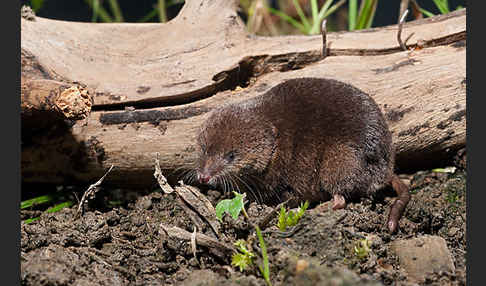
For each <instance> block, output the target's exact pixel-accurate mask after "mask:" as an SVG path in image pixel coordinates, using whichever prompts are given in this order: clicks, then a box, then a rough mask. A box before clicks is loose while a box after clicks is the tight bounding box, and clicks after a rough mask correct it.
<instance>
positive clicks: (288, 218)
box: [277, 201, 309, 231]
mask: <svg viewBox="0 0 486 286" xmlns="http://www.w3.org/2000/svg"><path fill="white" fill-rule="evenodd" d="M308 207H309V202H308V201H306V202H305V203H303V204H301V205H300V207H299V208H298V209H297V211H295V212H294V211H288V212H287V210H286V209H285V208H284V206H282V207H281V208H280V213H279V215H278V222H277V227H278V228H279V229H280V231H285V230H286V229H287V227H292V226H294V225H296V224H297V223H298V222H299V220H300V218H301V217H302V216H303V215H304V212H305V210H306V209H307V208H308Z"/></svg>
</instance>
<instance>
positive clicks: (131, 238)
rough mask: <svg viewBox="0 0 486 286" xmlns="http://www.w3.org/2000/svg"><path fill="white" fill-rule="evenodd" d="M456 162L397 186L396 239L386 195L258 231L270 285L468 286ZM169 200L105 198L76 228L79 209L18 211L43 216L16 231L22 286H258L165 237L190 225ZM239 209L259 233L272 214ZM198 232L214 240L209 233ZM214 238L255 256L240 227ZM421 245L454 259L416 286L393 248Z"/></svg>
mask: <svg viewBox="0 0 486 286" xmlns="http://www.w3.org/2000/svg"><path fill="white" fill-rule="evenodd" d="M459 155H460V156H458V157H457V160H456V164H455V170H453V172H452V171H449V172H437V171H433V170H428V171H420V172H417V173H415V174H412V175H402V176H401V177H402V179H403V180H404V181H405V182H406V183H407V184H409V186H410V190H411V193H412V200H411V201H410V203H409V205H408V207H407V209H406V212H405V213H404V217H403V218H402V219H401V220H400V230H399V232H398V233H397V234H394V235H390V234H388V232H387V231H386V229H385V227H384V223H385V221H386V215H387V212H388V210H389V206H390V204H391V202H392V201H393V199H394V197H393V196H388V195H387V196H384V195H382V196H381V198H380V196H376V197H374V198H365V199H362V200H361V201H358V202H352V203H349V204H348V205H347V207H346V208H345V209H342V210H337V211H333V210H331V209H330V208H329V207H330V203H329V202H326V203H323V204H321V205H318V206H315V207H312V208H309V209H308V210H307V211H306V212H305V214H304V216H303V217H302V219H301V220H300V222H299V223H298V224H297V226H296V227H294V228H291V229H290V231H287V232H285V233H282V232H279V231H278V230H277V228H276V222H277V218H276V217H275V218H273V219H272V220H271V221H270V223H268V224H267V225H266V227H265V229H264V240H265V245H266V248H267V251H268V256H269V265H270V280H271V283H272V285H466V253H467V250H466V171H465V154H463V153H461V152H460V153H459ZM61 189H62V188H60V191H63V192H64V193H73V192H75V191H76V189H75V188H74V189H69V188H64V189H62V190H61ZM207 196H208V198H209V199H210V200H211V202H212V203H213V205H216V203H217V202H218V201H219V200H221V199H222V197H221V196H220V195H219V193H218V192H215V191H210V192H208V193H207ZM176 198H177V196H176V195H175V194H164V193H162V192H161V190H160V189H154V190H144V191H140V190H137V191H136V192H134V191H133V190H122V189H109V188H105V189H102V190H101V191H100V192H98V193H97V194H96V197H95V198H94V199H92V200H91V201H89V203H88V204H87V206H86V208H85V210H86V211H85V212H84V214H83V215H82V216H81V217H79V218H77V219H74V214H75V213H76V208H77V206H72V207H70V208H65V209H63V210H61V211H60V212H57V213H42V212H41V209H40V208H33V209H29V210H22V211H21V219H22V220H25V219H27V218H30V217H35V216H38V215H39V214H41V213H42V215H41V217H40V219H39V220H37V221H34V222H32V223H30V224H25V223H22V225H21V283H22V285H266V283H265V281H264V280H263V278H262V275H261V274H260V272H259V270H258V268H257V267H249V268H248V269H246V270H244V271H243V272H240V271H239V269H238V268H236V267H232V266H231V255H228V254H225V253H224V251H221V250H218V249H217V248H216V247H207V246H201V245H199V244H198V243H197V247H196V253H195V255H194V253H193V249H192V247H191V245H192V244H191V239H189V240H185V239H181V238H177V237H168V236H167V234H166V233H165V232H164V231H163V230H162V229H161V227H160V225H161V224H163V225H165V226H178V227H180V228H181V229H184V230H186V231H187V232H189V233H192V232H193V231H194V223H193V220H192V219H191V217H190V216H189V215H187V213H186V210H184V209H183V208H181V206H180V204H179V203H180V202H178V200H177V199H176ZM246 209H247V212H248V215H249V217H250V219H251V221H252V222H254V223H257V222H259V221H260V219H261V218H263V217H265V216H266V215H267V214H268V213H269V212H270V211H271V210H272V209H273V207H268V206H264V205H257V204H255V203H252V204H250V205H247V206H246ZM197 231H198V232H201V233H204V234H206V235H207V236H212V237H213V238H214V237H215V236H214V235H213V233H212V232H211V229H210V227H209V226H206V227H202V228H201V229H198V230H197ZM221 233H222V234H223V235H224V237H225V239H223V238H221V239H220V241H221V242H224V243H226V245H232V243H233V242H234V241H235V240H236V239H246V240H248V241H250V242H252V243H251V244H250V247H251V248H252V249H253V252H254V253H255V254H256V257H257V258H258V257H259V256H260V255H259V254H260V248H259V244H258V239H256V238H255V235H254V231H253V229H252V227H251V226H250V225H249V224H248V223H247V222H246V221H245V220H244V219H243V218H241V217H240V218H238V220H236V221H234V220H233V219H232V218H231V217H229V216H224V219H223V223H222V224H221ZM427 235H428V236H433V237H436V238H438V239H440V240H442V239H441V238H443V240H445V242H446V247H445V252H441V253H442V254H443V256H444V257H445V259H446V260H447V259H452V261H453V265H452V267H453V269H452V271H436V272H433V273H426V275H425V278H424V279H423V280H421V281H417V280H414V279H411V276H412V275H411V274H410V273H408V272H407V267H406V265H405V264H404V263H405V261H404V258H403V259H402V261H400V256H399V255H398V254H397V253H398V252H397V251H395V250H394V249H393V247H392V245H393V244H394V242H396V241H414V239H417V238H421V237H424V236H427ZM364 240H366V241H368V243H369V244H368V246H369V249H367V250H366V249H365V250H366V251H365V252H364V253H365V255H360V253H361V254H362V253H363V252H357V251H356V249H355V248H354V246H355V245H356V243H357V242H358V241H364ZM419 246H420V245H419ZM358 250H359V249H358ZM407 250H409V249H407V248H405V251H407ZM434 251H435V250H434V249H432V250H429V251H422V253H423V255H424V258H421V257H414V258H413V260H416V261H417V263H418V262H420V260H421V259H426V258H427V256H431V255H432V254H431V253H434ZM260 262H261V259H256V260H255V264H258V263H260ZM438 264H440V262H438ZM410 271H411V270H410Z"/></svg>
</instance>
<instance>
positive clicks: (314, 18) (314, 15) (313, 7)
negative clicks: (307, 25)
mask: <svg viewBox="0 0 486 286" xmlns="http://www.w3.org/2000/svg"><path fill="white" fill-rule="evenodd" d="M318 9H319V8H318V7H317V0H311V11H312V23H313V25H315V24H316V22H319V17H318V16H317V14H318V13H319V11H318Z"/></svg>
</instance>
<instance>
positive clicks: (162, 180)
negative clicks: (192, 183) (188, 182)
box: [154, 152, 174, 194]
mask: <svg viewBox="0 0 486 286" xmlns="http://www.w3.org/2000/svg"><path fill="white" fill-rule="evenodd" d="M154 177H155V179H156V180H157V182H158V183H159V186H160V188H161V189H162V191H164V193H166V194H170V193H172V192H174V189H173V188H172V187H171V186H170V185H169V183H168V182H167V179H166V178H165V177H164V175H162V171H161V170H160V162H159V152H157V153H155V172H154Z"/></svg>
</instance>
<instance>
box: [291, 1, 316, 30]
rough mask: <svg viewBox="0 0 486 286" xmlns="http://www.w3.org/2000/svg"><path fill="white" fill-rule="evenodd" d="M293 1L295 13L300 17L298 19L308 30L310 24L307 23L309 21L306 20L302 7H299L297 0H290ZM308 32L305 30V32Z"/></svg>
mask: <svg viewBox="0 0 486 286" xmlns="http://www.w3.org/2000/svg"><path fill="white" fill-rule="evenodd" d="M292 1H293V3H294V7H295V10H296V11H297V14H298V15H299V17H300V21H301V22H302V24H303V25H304V27H305V29H306V31H309V30H310V29H311V26H310V24H309V21H307V17H306V16H305V14H304V11H302V8H301V7H300V4H299V0H292ZM307 33H308V32H306V34H307Z"/></svg>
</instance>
